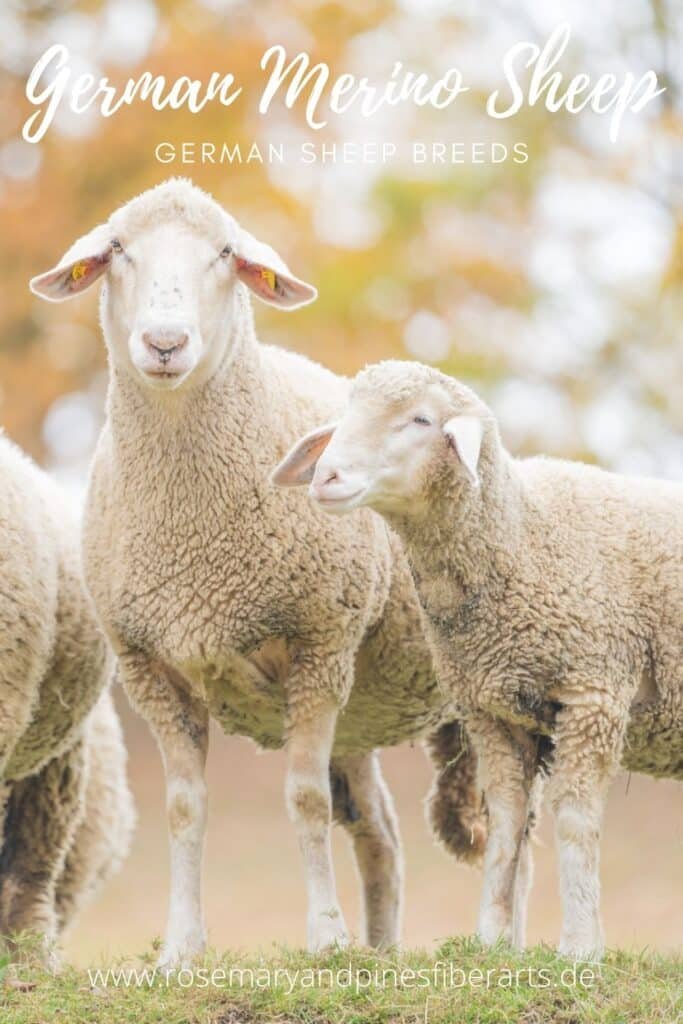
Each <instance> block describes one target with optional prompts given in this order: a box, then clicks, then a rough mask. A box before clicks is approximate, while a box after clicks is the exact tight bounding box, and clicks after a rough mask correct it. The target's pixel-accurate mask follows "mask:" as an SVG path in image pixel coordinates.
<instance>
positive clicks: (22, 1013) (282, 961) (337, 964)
mask: <svg viewBox="0 0 683 1024" xmlns="http://www.w3.org/2000/svg"><path fill="white" fill-rule="evenodd" d="M153 963H154V955H153V954H150V955H149V956H144V957H141V958H139V959H138V960H136V961H134V962H133V961H131V962H126V963H124V962H121V963H118V964H116V965H115V967H114V968H113V970H114V971H117V972H118V974H117V975H116V976H117V977H118V979H119V984H118V985H116V984H115V983H114V980H113V978H114V974H113V973H112V974H110V975H109V977H108V978H106V977H105V975H106V970H107V968H106V967H105V968H102V971H103V973H102V974H100V975H98V976H96V975H95V973H94V971H93V969H91V971H90V974H89V972H88V971H87V970H81V969H76V968H73V967H67V968H65V969H64V970H63V971H62V972H61V973H60V974H59V975H57V976H52V975H50V974H47V973H46V972H44V971H43V970H42V969H40V968H38V967H36V966H35V965H34V964H33V965H32V964H31V962H30V960H29V962H27V963H26V964H24V965H23V966H14V965H12V964H10V963H9V962H8V961H7V960H5V961H3V962H0V972H1V973H2V982H1V983H0V1020H1V1021H2V1024H53V1022H55V1024H86V1022H87V1024H91V1022H92V1024H255V1022H264V1024H265V1022H271V1021H276V1022H277V1024H294V1022H296V1024H299V1022H300V1024H328V1022H329V1024H417V1022H425V1024H443V1022H449V1024H450V1022H453V1024H456V1022H457V1024H550V1022H552V1024H555V1022H556V1024H680V1022H682V1021H683V959H681V958H680V957H672V956H662V955H657V954H654V953H649V952H644V953H641V954H639V955H633V954H627V953H623V952H612V953H609V954H608V955H607V956H606V957H605V959H604V961H603V963H602V964H601V965H590V964H574V963H573V962H572V961H569V960H564V959H561V958H558V957H557V956H556V955H555V954H554V953H553V952H552V951H551V950H550V949H548V948H546V947H543V946H538V947H536V948H534V949H532V950H529V951H527V952H526V953H524V954H518V953H513V952H512V951H510V950H508V949H506V948H499V949H494V950H483V949H482V948H481V946H479V944H478V943H476V942H475V941H473V940H471V939H454V940H451V941H448V942H446V943H444V944H443V945H442V946H441V948H440V949H439V950H438V952H437V954H436V956H429V955H427V954H426V953H424V952H420V951H416V952H404V953H401V954H389V955H386V956H384V957H381V956H374V955H372V954H370V953H368V952H367V951H364V950H354V951H352V952H348V951H345V952H337V953H335V954H333V955H330V956H328V957H322V958H320V957H316V958H312V957H308V956H306V955H304V954H302V953H300V952H293V951H288V950H283V949H274V950H273V951H272V952H270V953H268V954H267V955H265V954H264V955H263V956H261V957H255V956H248V955H245V954H235V955H230V954H226V955H223V956H221V957H218V956H215V955H214V956H210V957H207V958H206V960H204V961H203V962H202V964H201V965H199V967H197V968H195V970H194V974H193V975H191V974H190V973H189V972H187V971H185V972H183V973H182V974H180V975H179V976H178V977H177V978H172V979H171V980H169V981H167V980H166V979H165V978H163V977H161V976H159V975H156V976H155V974H154V971H153ZM134 971H137V977H138V978H139V979H140V984H139V985H136V984H135V983H134V979H135V977H136V975H135V973H132V972H134ZM145 971H146V972H147V973H146V974H145V973H143V972H145ZM123 979H129V984H128V985H126V984H125V983H124V980H123Z"/></svg>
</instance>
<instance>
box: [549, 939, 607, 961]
mask: <svg viewBox="0 0 683 1024" xmlns="http://www.w3.org/2000/svg"><path fill="white" fill-rule="evenodd" d="M557 952H558V953H559V954H560V956H566V957H568V958H570V959H572V960H581V961H586V962H587V963H599V962H600V960H601V959H602V957H603V955H604V952H605V946H604V943H603V940H602V939H601V938H600V939H593V940H591V939H585V938H580V937H578V936H571V937H564V938H561V939H560V942H559V945H558V947H557Z"/></svg>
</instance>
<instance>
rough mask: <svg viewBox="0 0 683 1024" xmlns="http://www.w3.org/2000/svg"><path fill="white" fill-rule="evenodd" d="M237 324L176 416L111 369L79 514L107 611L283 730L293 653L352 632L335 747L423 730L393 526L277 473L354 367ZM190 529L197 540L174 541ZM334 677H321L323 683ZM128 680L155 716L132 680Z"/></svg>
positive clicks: (258, 722) (117, 630)
mask: <svg viewBox="0 0 683 1024" xmlns="http://www.w3.org/2000/svg"><path fill="white" fill-rule="evenodd" d="M244 334H245V343H244V347H243V350H242V351H240V352H239V353H238V354H237V355H236V356H235V358H234V362H233V364H232V365H231V367H230V369H229V370H228V371H227V372H226V373H225V375H223V374H221V375H220V376H218V377H217V378H214V379H213V380H212V381H211V382H210V384H209V385H208V386H207V387H206V388H205V389H204V390H203V391H202V393H201V394H200V395H197V396H196V404H192V405H191V407H189V408H187V409H185V410H184V411H183V415H182V417H174V416H173V415H171V416H169V417H168V419H164V418H163V414H162V413H160V411H159V410H158V409H157V408H155V406H153V405H151V404H146V403H144V402H141V401H140V400H139V398H138V397H137V395H136V389H134V386H131V385H130V383H129V382H128V381H125V380H121V379H117V380H115V381H114V385H113V387H112V392H111V395H110V404H109V422H108V424H107V426H106V427H105V432H104V434H103V437H102V439H101V442H100V445H99V447H98V451H97V454H96V457H95V463H94V467H93V471H92V475H91V488H90V496H89V499H88V508H87V516H86V524H85V545H86V573H87V580H88V584H89V587H90V590H91V592H92V594H93V596H94V599H95V603H96V606H97V609H98V612H99V614H100V616H101V619H102V621H103V623H104V624H105V628H106V629H107V631H108V632H109V633H110V635H111V639H112V641H113V642H114V643H115V645H116V648H117V650H119V651H120V652H121V653H123V654H124V655H126V654H127V653H128V652H130V651H138V652H144V653H145V655H146V656H147V657H149V658H152V659H154V660H156V661H158V662H160V663H163V664H164V665H166V666H168V667H170V668H171V669H172V670H173V671H175V672H177V673H179V674H180V675H181V676H182V678H183V679H184V680H186V682H187V686H188V687H189V689H190V691H191V692H192V693H193V695H194V696H196V697H197V698H198V699H200V700H201V701H202V702H205V703H206V705H207V707H208V708H209V710H210V711H211V714H212V716H213V717H215V718H216V720H217V721H219V722H220V724H221V726H222V728H223V730H224V731H225V732H226V733H236V734H239V735H243V736H248V737H250V738H251V739H253V740H255V741H256V743H258V744H259V745H260V746H262V747H265V748H277V747H281V746H282V745H283V743H284V740H285V709H286V685H287V680H288V678H289V675H290V671H291V660H292V658H293V657H296V655H297V651H298V649H299V647H300V646H301V638H302V636H305V635H306V634H309V633H311V632H313V631H314V632H315V633H317V634H319V635H320V639H318V637H317V636H316V637H315V642H316V644H318V643H319V642H322V643H324V644H325V646H326V647H328V648H329V650H330V651H335V650H339V651H346V650H349V651H350V652H351V653H352V654H353V652H354V651H355V650H358V657H357V678H358V680H359V683H360V685H356V686H354V687H353V689H352V690H351V692H350V693H349V692H347V690H346V689H345V686H346V682H347V680H344V681H342V680H339V682H338V683H335V684H334V685H337V686H339V690H338V692H337V693H335V697H336V698H338V699H339V700H340V701H341V702H342V703H344V702H346V701H347V698H348V703H346V704H345V708H344V711H343V712H342V713H341V714H340V716H339V720H338V724H337V731H336V734H335V742H334V753H335V754H336V755H346V754H357V753H367V751H369V750H372V749H373V748H374V747H381V746H391V745H394V744H396V743H400V742H402V741H403V740H405V739H408V738H415V737H416V736H419V735H421V734H424V733H425V732H426V731H427V730H428V729H429V728H430V727H434V726H435V725H436V724H438V723H439V721H440V720H441V718H442V716H443V714H444V711H445V708H446V702H445V701H444V699H443V697H442V696H441V694H440V692H439V690H438V688H437V685H436V680H435V677H434V672H433V668H432V664H431V658H430V655H429V652H428V650H427V647H426V644H425V640H424V634H423V632H422V629H421V625H420V620H419V609H418V604H417V597H416V595H415V591H414V588H413V585H412V581H411V579H410V573H409V570H408V565H407V562H406V560H405V556H404V555H403V553H402V552H401V551H400V545H399V544H398V541H397V539H396V538H395V537H392V536H391V534H390V533H389V531H388V529H387V527H386V525H385V524H384V523H383V522H382V521H381V520H380V519H379V518H378V517H377V516H376V515H374V513H371V512H361V513H359V515H358V517H357V518H356V519H354V520H351V521H348V522H344V523H341V524H337V525H334V526H333V525H332V524H331V523H330V521H329V519H328V518H327V517H326V516H324V515H323V514H322V513H321V512H319V511H318V510H317V509H315V508H312V507H311V506H310V505H309V503H307V502H305V501H302V499H301V497H300V496H298V495H295V494H292V493H284V492H278V491H276V490H275V489H274V488H273V487H272V485H271V484H270V482H269V474H270V472H271V470H272V466H273V461H274V460H273V454H275V455H276V457H277V456H279V455H281V454H283V453H284V451H285V450H286V448H287V447H288V446H289V444H290V443H291V441H292V440H293V439H294V438H295V437H296V436H297V434H298V433H300V432H301V431H302V430H304V429H305V428H306V427H307V426H310V424H311V423H312V422H313V423H315V422H316V420H317V419H318V418H319V417H321V416H322V417H327V418H332V417H333V416H335V415H337V414H338V413H339V412H340V411H341V409H342V407H343V404H344V399H345V395H346V390H347V384H346V382H345V381H343V380H342V379H340V378H338V377H335V376H334V375H333V374H332V373H330V372H329V371H326V370H324V369H323V368H322V367H320V366H317V365H316V364H314V363H312V362H310V361H309V360H307V359H305V358H303V357H301V356H298V355H295V354H293V353H290V352H287V351H284V350H278V349H276V348H272V347H266V346H258V347H257V343H256V341H255V339H254V338H253V335H252V334H251V325H250V323H249V322H248V321H246V323H245V327H244ZM114 465H115V466H116V470H115V472H113V468H114ZM121 496H123V498H124V501H123V503H122V501H121ZM122 505H123V507H122ZM169 518H170V519H171V520H172V526H170V525H169ZM180 537H190V538H191V542H190V543H186V544H185V545H183V546H179V545H176V544H173V546H172V541H171V538H173V539H175V538H180ZM171 546H172V549H171ZM285 555H286V561H284V562H283V556H285ZM280 566H282V570H283V571H277V569H278V567H280ZM366 635H368V636H369V639H368V641H367V642H366V643H364V644H362V645H361V640H362V639H363V637H365V636H366ZM329 682H330V681H328V680H327V679H325V678H321V679H320V680H319V687H320V690H321V692H322V693H323V694H326V692H327V687H328V685H329ZM142 685H143V686H144V684H142ZM128 689H129V691H130V693H131V697H132V699H133V702H134V703H141V702H145V703H144V707H143V708H141V710H142V711H143V713H144V714H145V715H146V716H149V717H152V718H154V717H156V716H158V714H159V713H160V710H161V709H156V708H155V707H154V705H153V703H152V704H150V705H149V706H148V705H147V703H146V701H145V696H144V694H142V693H139V692H138V687H137V686H136V685H135V684H133V685H132V686H131V684H130V682H129V683H128ZM310 700H311V703H312V704H313V703H315V700H316V695H315V694H311V695H310ZM305 713H306V707H305V703H304V705H303V706H302V714H305Z"/></svg>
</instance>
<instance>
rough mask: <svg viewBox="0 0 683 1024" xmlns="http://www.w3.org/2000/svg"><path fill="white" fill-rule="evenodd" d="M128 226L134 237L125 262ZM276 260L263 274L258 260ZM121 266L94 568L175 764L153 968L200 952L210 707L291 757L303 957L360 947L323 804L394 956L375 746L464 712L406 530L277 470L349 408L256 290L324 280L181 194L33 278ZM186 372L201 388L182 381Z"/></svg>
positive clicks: (461, 832) (467, 842) (94, 504)
mask: <svg viewBox="0 0 683 1024" xmlns="http://www.w3.org/2000/svg"><path fill="white" fill-rule="evenodd" d="M113 236H116V238H117V239H120V240H121V241H120V242H117V248H116V249H115V250H113V248H112V245H111V243H110V241H109V240H110V239H111V238H112V237H113ZM226 242H229V243H230V245H229V246H226ZM124 251H127V252H129V253H132V254H133V255H131V256H130V258H129V259H128V258H127V257H126V256H121V253H122V252H124ZM98 253H99V255H98ZM117 253H118V255H116V254H117ZM263 253H265V255H264V256H263V258H264V259H266V260H272V262H271V263H270V264H262V263H261V262H260V261H261V259H262V254H263ZM170 254H172V258H171V255H170ZM226 256H229V257H230V258H229V260H224V259H223V257H226ZM74 260H76V261H77V262H76V263H74V262H73V261H74ZM110 263H111V268H110V272H109V276H108V279H107V284H106V287H105V288H104V289H103V292H102V307H101V312H102V322H103V326H104V332H105V339H106V341H107V345H108V349H109V355H110V363H111V377H110V388H109V396H108V417H107V423H106V425H105V428H104V431H103V434H102V436H101V439H100V442H99V445H98V449H97V452H96V456H95V460H94V465H93V469H92V475H91V482H90V488H89V494H88V499H87V510H86V520H85V530H84V553H85V569H86V576H87V582H88V586H89V588H90V591H91V593H92V595H93V597H94V600H95V604H96V607H97V611H98V615H99V618H100V621H101V623H102V624H103V626H104V629H105V631H106V633H107V634H108V636H109V638H110V640H111V642H112V644H113V646H114V648H115V650H116V652H117V654H118V655H119V666H120V671H121V674H122V678H123V681H124V684H125V686H126V689H127V692H128V694H129V696H130V698H131V701H132V703H133V705H134V706H135V707H136V708H137V709H138V710H139V711H140V712H141V714H142V715H143V716H144V717H145V718H146V719H147V720H148V722H149V723H150V725H151V727H152V729H153V731H154V733H155V735H156V737H157V739H158V742H159V745H160V748H161V752H162V755H163V758H164V763H165V769H166V778H167V796H168V814H169V829H170V842H171V899H170V909H169V921H168V926H167V932H166V942H165V945H164V950H163V953H162V962H163V963H171V962H178V961H182V960H185V959H187V958H188V957H190V956H191V955H193V954H194V953H196V952H197V951H199V950H201V949H202V948H203V946H204V943H205V938H204V929H203V924H202V920H201V917H202V915H201V906H200V896H199V884H200V883H199V880H200V862H201V851H202V843H203V834H204V828H205V817H206V791H205V783H204V760H205V757H206V749H207V742H208V731H207V730H208V720H209V716H210V715H211V716H213V717H215V718H216V719H217V720H218V721H219V722H220V724H221V725H222V727H223V729H224V730H225V731H226V732H229V733H238V734H240V735H246V736H250V737H251V738H252V739H254V740H255V741H256V742H257V743H258V744H259V745H261V746H263V747H278V746H282V745H283V744H285V743H286V746H287V753H288V768H287V775H286V799H287V806H288V811H289V814H290V817H291V818H292V820H293V822H294V824H295V827H296V829H297V832H298V836H299V842H300V846H301V850H302V854H303V859H304V864H305V871H306V880H307V887H308V895H309V914H308V944H309V948H312V949H317V948H321V947H323V946H325V945H328V944H330V943H333V942H336V941H344V940H345V938H346V931H345V925H344V923H343V919H342V916H341V913H340V911H339V908H338V905H337V900H336V894H335V886H334V876H333V872H332V867H331V858H330V842H329V822H330V814H331V813H332V814H333V815H334V817H335V818H336V819H337V820H341V821H343V822H344V824H345V825H347V827H348V829H349V832H350V835H351V837H352V839H353V842H354V844H355V849H356V854H357V859H358V863H359V867H360V872H361V875H362V878H363V882H364V885H365V896H366V900H365V906H366V930H367V935H368V939H369V941H371V942H373V943H374V944H378V945H382V944H387V943H393V942H394V941H396V939H397V937H398V928H399V921H400V890H401V854H400V845H399V841H398V836H397V831H396V826H395V821H394V813H393V808H392V805H391V798H390V796H389V794H388V792H387V791H386V788H385V786H384V783H383V781H382V778H381V775H380V774H379V767H378V762H377V760H376V757H375V755H374V753H373V751H374V748H375V747H378V746H385V745H390V744H395V743H399V742H401V741H402V740H404V739H407V738H414V737H417V736H419V735H421V734H423V733H425V732H426V731H427V730H428V729H429V728H430V727H432V726H435V725H436V724H437V723H439V722H441V721H442V719H443V717H444V715H445V714H447V712H448V713H449V714H450V715H451V717H452V713H451V712H450V711H449V708H448V701H446V700H445V698H444V697H443V696H442V695H441V694H440V692H439V690H438V688H437V685H436V680H435V676H434V671H433V665H432V660H431V654H430V652H429V649H428V646H427V644H426V641H425V638H424V634H423V632H422V627H421V620H420V611H419V605H418V601H417V595H416V593H415V589H414V586H413V583H412V580H411V578H410V573H409V569H408V565H407V561H406V560H405V556H404V554H403V552H402V550H401V547H400V543H399V542H398V540H397V538H396V537H395V536H393V535H392V534H391V532H390V531H389V530H388V528H387V527H386V524H384V523H383V522H382V520H381V519H380V518H379V517H376V516H374V515H373V514H372V513H367V512H365V513H361V514H359V516H358V517H357V518H356V519H355V520H354V521H350V522H348V523H344V524H341V525H339V526H337V525H334V526H333V525H332V524H331V523H330V522H329V520H328V519H327V518H326V517H324V516H322V515H321V514H320V513H319V512H318V511H317V510H316V509H313V508H311V507H310V506H309V505H308V503H307V502H305V501H303V500H301V499H300V498H297V497H294V496H292V495H291V494H284V493H282V492H278V491H277V490H276V489H275V488H273V486H272V484H271V482H270V479H269V477H270V471H271V469H272V466H273V464H274V460H275V457H276V456H277V455H279V454H282V453H283V452H284V451H285V449H286V447H287V446H288V445H289V444H290V443H291V441H292V440H293V439H294V438H295V437H296V436H297V434H298V433H299V432H301V431H302V430H304V429H306V428H307V427H308V426H310V425H311V424H313V423H315V422H316V420H317V419H318V418H320V417H324V418H329V417H331V416H334V415H336V414H337V413H338V412H339V410H340V409H341V408H342V407H343V404H344V401H345V398H346V393H347V387H348V385H347V382H345V381H343V380H340V379H339V378H337V377H335V376H334V375H333V374H331V373H329V372H328V371H326V370H324V369H322V368H321V367H320V366H317V365H315V364H313V363H311V362H309V361H308V360H306V359H304V358H302V357H299V356H295V355H293V354H291V353H287V352H284V351H282V350H279V349H275V348H268V347H264V346H262V345H260V344H259V343H258V342H257V340H256V337H255V334H254V328H253V320H252V313H251V306H250V302H249V298H248V295H247V291H246V289H245V287H244V284H242V283H241V281H242V280H245V281H246V283H247V284H248V285H249V287H251V288H252V289H253V290H255V291H256V292H257V294H262V295H263V294H264V293H266V294H267V295H268V296H269V301H273V302H280V303H281V304H286V303H287V302H289V301H290V299H291V296H292V295H294V296H297V295H300V294H310V293H311V292H312V289H310V288H308V286H305V285H303V283H302V282H298V281H297V279H295V278H293V277H292V276H291V274H289V271H288V270H287V268H286V267H284V264H282V261H281V260H279V258H278V257H277V256H276V254H274V253H273V252H272V250H269V249H267V248H266V247H263V246H261V245H259V244H257V243H256V242H255V240H254V239H251V238H250V236H247V235H246V233H245V232H244V231H243V230H241V229H239V228H238V227H237V226H236V225H235V222H234V221H233V220H232V218H230V217H229V216H228V215H227V214H226V213H225V212H224V211H222V210H221V208H220V207H219V206H218V205H217V204H216V203H214V202H213V200H211V199H210V197H208V196H206V195H205V194H204V193H202V192H200V191H199V190H198V189H195V188H193V187H192V186H191V185H190V184H189V183H187V182H182V181H180V182H179V181H175V182H170V183H167V184H165V185H163V186H160V187H159V188H157V189H154V190H151V191H150V192H149V193H145V194H143V195H142V196H140V197H138V198H137V199H135V200H133V201H132V202H131V203H129V204H128V205H127V206H125V207H123V208H122V209H121V210H119V211H117V212H116V213H115V214H114V215H113V216H112V218H111V219H110V222H109V224H108V225H106V226H100V227H99V228H97V229H95V231H94V232H92V233H91V235H89V236H87V237H86V238H85V239H82V240H80V241H79V242H78V243H77V244H76V246H75V247H74V248H73V249H72V250H71V251H70V253H68V254H67V256H65V258H64V260H63V261H62V263H61V264H60V265H59V266H58V267H57V269H56V270H55V271H51V272H49V273H48V274H46V275H43V276H42V277H41V278H40V279H38V280H37V281H35V282H34V288H35V289H36V291H38V292H39V293H41V294H44V295H46V296H47V297H49V298H53V297H57V298H63V297H68V296H69V295H71V294H73V293H74V291H77V290H79V289H80V288H81V287H82V282H83V281H84V280H87V281H88V282H90V281H91V280H93V279H95V277H96V276H97V274H98V273H100V272H102V271H103V270H104V269H106V268H107V267H108V266H109V264H110ZM72 267H78V268H79V270H78V273H77V274H76V276H74V274H73V273H72ZM83 267H87V268H88V270H87V272H86V273H84V272H83V270H82V268H83ZM198 267H201V268H205V269H203V270H202V272H201V275H199V273H198V270H197V268H198ZM93 268H94V269H93ZM91 270H93V272H92V273H91V272H90V271H91ZM237 277H239V278H240V279H239V280H237ZM74 281H75V282H76V283H75V284H74ZM283 296H284V299H283ZM183 304H184V305H183ZM179 310H180V311H179ZM181 318H184V319H181ZM179 322H180V324H181V326H180V327H178V323H179ZM171 335H172V336H173V337H174V338H175V339H176V340H175V341H172V342H168V341H167V340H165V339H168V338H169V336H171ZM150 338H152V339H153V342H152V341H150ZM178 339H179V340H178ZM188 366H189V367H190V369H189V370H188ZM180 367H182V370H181V369H180ZM174 368H176V369H175V370H174ZM169 370H174V372H175V381H174V384H173V387H170V388H167V389H164V388H163V387H161V386H159V385H158V384H157V381H158V377H159V376H169ZM182 374H185V375H186V377H187V378H188V381H189V382H188V383H187V384H186V383H184V380H183V382H182V383H181V384H180V385H176V381H178V380H181V379H182ZM461 753H462V755H463V756H462V757H461V758H460V759H459V761H458V764H459V767H458V770H457V772H455V773H451V774H450V776H449V789H448V796H449V799H450V801H451V805H452V806H453V807H454V813H453V814H452V815H451V816H450V818H449V821H450V823H451V825H452V826H453V829H454V834H453V835H452V836H451V837H450V845H451V847H452V848H458V849H459V852H460V854H461V855H462V856H463V857H464V858H466V859H472V860H474V859H476V858H477V857H478V855H479V854H480V852H481V848H482V845H483V842H484V831H483V829H482V828H481V827H480V828H478V829H476V830H474V831H473V832H471V831H470V830H469V828H468V827H467V826H466V825H465V824H464V822H468V823H469V822H474V821H475V820H476V808H475V809H473V805H475V803H476V799H475V790H474V775H473V760H472V757H471V755H470V754H469V752H468V751H467V750H462V751H461ZM330 758H331V759H332V760H331V763H330ZM330 773H331V777H332V780H333V792H332V797H333V800H331V795H330V782H329V777H330ZM454 775H455V776H457V778H454V777H452V776H454ZM458 804H459V807H458ZM459 809H460V810H462V815H459V813H458V811H459ZM359 814H360V817H359ZM456 826H457V827H456Z"/></svg>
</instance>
